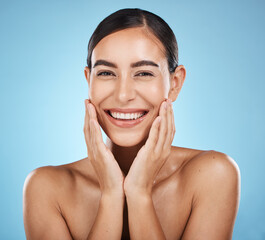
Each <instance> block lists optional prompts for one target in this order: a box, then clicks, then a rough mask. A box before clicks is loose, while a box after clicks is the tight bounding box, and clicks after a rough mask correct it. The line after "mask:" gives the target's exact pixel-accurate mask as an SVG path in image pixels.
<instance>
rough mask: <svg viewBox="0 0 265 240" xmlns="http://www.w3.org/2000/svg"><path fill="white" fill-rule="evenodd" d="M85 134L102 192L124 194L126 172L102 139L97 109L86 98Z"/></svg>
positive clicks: (89, 156) (89, 157) (90, 159)
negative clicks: (124, 172)
mask: <svg viewBox="0 0 265 240" xmlns="http://www.w3.org/2000/svg"><path fill="white" fill-rule="evenodd" d="M85 107H86V114H85V124H84V134H85V140H86V145H87V154H88V159H89V161H90V162H91V164H92V166H93V167H94V169H95V172H96V174H97V176H98V181H99V184H100V189H101V192H102V194H107V195H108V194H124V190H123V182H124V178H125V176H124V174H123V172H122V170H121V169H120V166H119V164H118V163H117V161H116V160H115V158H114V156H113V154H112V152H111V151H110V149H109V148H108V147H107V146H106V145H105V143H104V142H103V139H102V134H101V131H100V126H99V123H98V120H97V115H96V110H95V108H94V106H93V104H92V103H91V102H90V100H88V99H86V100H85Z"/></svg>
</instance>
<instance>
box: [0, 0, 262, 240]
mask: <svg viewBox="0 0 265 240" xmlns="http://www.w3.org/2000/svg"><path fill="white" fill-rule="evenodd" d="M125 7H140V8H143V9H146V10H149V11H152V12H154V13H156V14H158V15H160V16H161V17H162V18H164V20H166V21H167V22H168V24H169V25H170V26H171V27H172V29H173V31H174V32H175V34H176V37H177V40H178V44H179V62H180V64H183V65H185V66H186V69H187V77H186V80H185V83H184V85H183V89H182V91H181V93H180V95H179V97H178V99H177V101H176V102H175V103H174V113H175V124H176V135H175V139H174V142H173V144H174V145H177V146H181V147H188V148H195V149H204V150H211V149H212V150H216V151H221V152H224V153H226V154H228V155H229V156H231V157H232V158H233V159H234V160H235V161H236V162H237V164H238V165H239V167H240V170H241V180H242V182H241V184H242V188H241V190H242V191H241V201H240V207H239V212H238V215H237V220H236V224H235V228H234V235H233V239H238V240H248V239H251V240H256V239H257V240H258V239H265V227H264V226H265V217H264V213H265V204H264V202H265V194H264V189H263V183H264V181H265V176H264V167H265V163H264V152H263V150H264V147H265V146H264V145H265V144H264V143H265V141H264V140H265V139H264V134H265V127H264V115H265V108H264V103H265V97H264V94H263V93H264V90H265V89H264V87H265V84H264V77H263V70H264V55H265V51H264V49H265V47H264V43H265V34H264V29H265V26H264V25H265V24H264V23H265V14H264V13H265V4H264V1H257V0H254V1H242V0H241V1H227V0H226V1H210V0H209V1H170V0H168V1H166V0H164V1H154V0H148V1H140V0H135V1H128V0H127V1H70V0H65V1H51V0H46V1H38V0H34V1H28V0H26V1H1V6H0V27H1V29H0V35H1V36H0V43H1V44H0V54H1V59H0V61H1V64H0V67H1V71H0V79H1V88H0V89H1V92H0V103H1V118H0V121H1V122H0V123H1V141H0V154H1V155H0V160H1V172H0V182H1V198H0V207H1V212H0V216H1V217H0V228H1V231H0V239H5V240H6V239H16V240H17V239H25V235H24V228H23V215H22V189H23V183H24V180H25V178H26V176H27V175H28V174H29V172H30V171H32V170H33V169H35V168H37V167H40V166H44V165H59V164H64V163H70V162H73V161H76V160H79V159H81V158H84V157H86V146H85V140H84V136H83V121H84V113H85V110H84V99H85V98H88V86H87V83H86V81H85V78H84V74H83V69H84V66H85V64H86V53H87V43H88V40H89V37H90V36H91V34H92V32H93V31H94V29H95V27H96V26H97V24H98V23H99V22H100V21H101V20H102V19H103V18H104V17H106V16H107V15H109V14H110V13H112V12H114V11H116V10H118V9H120V8H125Z"/></svg>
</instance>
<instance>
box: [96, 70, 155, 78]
mask: <svg viewBox="0 0 265 240" xmlns="http://www.w3.org/2000/svg"><path fill="white" fill-rule="evenodd" d="M140 74H143V75H140ZM110 75H115V74H114V73H112V72H107V71H104V72H100V73H98V74H97V76H110ZM136 76H140V77H148V76H151V77H153V76H154V75H153V74H152V73H149V72H140V73H138V74H137V75H136Z"/></svg>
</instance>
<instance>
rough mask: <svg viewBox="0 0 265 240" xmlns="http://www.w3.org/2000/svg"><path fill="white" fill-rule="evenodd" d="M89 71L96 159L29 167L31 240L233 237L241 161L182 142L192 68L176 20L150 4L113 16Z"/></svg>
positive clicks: (94, 48)
mask: <svg viewBox="0 0 265 240" xmlns="http://www.w3.org/2000/svg"><path fill="white" fill-rule="evenodd" d="M84 73H85V77H86V80H87V83H88V86H89V99H85V109H86V110H85V111H86V113H85V123H84V135H85V141H86V145H87V154H88V157H87V158H84V159H81V160H79V161H76V162H73V163H71V164H65V165H60V166H48V167H41V168H38V169H36V170H34V171H32V172H31V173H30V174H29V176H28V177H27V179H26V181H25V186H24V224H25V232H26V236H27V239H49V240H50V239H172V240H173V239H188V240H192V239H204V240H205V239H215V240H218V239H220V240H223V239H232V234H233V226H234V222H235V218H236V214H237V210H238V205H239V195H240V172H239V169H238V166H237V164H236V163H235V161H234V160H233V159H232V158H231V157H229V156H228V155H226V154H224V153H221V152H217V151H212V150H210V151H203V150H198V149H189V148H181V147H176V146H172V141H173V138H174V134H175V125H174V113H173V107H172V102H174V101H175V100H176V99H177V97H178V94H179V92H180V90H181V88H182V86H183V83H184V80H185V76H186V70H185V67H184V66H183V65H178V46H177V41H176V39H175V36H174V33H173V32H172V30H171V29H170V27H169V26H168V24H167V23H166V22H165V21H164V20H163V19H161V18H160V17H159V16H157V15H155V14H153V13H150V12H148V11H144V10H141V9H122V10H119V11H117V12H115V13H113V14H111V15H110V16H108V17H107V18H105V19H104V20H103V21H102V22H101V23H100V24H99V25H98V27H97V28H96V30H95V31H94V33H93V34H92V37H91V39H90V41H89V44H88V57H87V66H86V67H85V70H84ZM100 127H101V128H102V129H103V130H104V132H105V133H106V135H107V141H106V143H104V142H103V139H102V135H101V131H100ZM209 179H211V181H209Z"/></svg>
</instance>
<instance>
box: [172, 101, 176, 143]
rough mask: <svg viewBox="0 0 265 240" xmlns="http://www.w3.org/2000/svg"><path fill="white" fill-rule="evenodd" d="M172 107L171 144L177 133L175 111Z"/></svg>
mask: <svg viewBox="0 0 265 240" xmlns="http://www.w3.org/2000/svg"><path fill="white" fill-rule="evenodd" d="M171 107H172V127H173V129H172V136H171V142H173V139H174V136H175V132H176V127H175V120H174V111H173V106H171Z"/></svg>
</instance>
